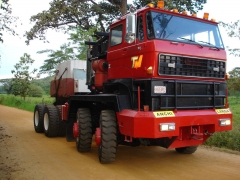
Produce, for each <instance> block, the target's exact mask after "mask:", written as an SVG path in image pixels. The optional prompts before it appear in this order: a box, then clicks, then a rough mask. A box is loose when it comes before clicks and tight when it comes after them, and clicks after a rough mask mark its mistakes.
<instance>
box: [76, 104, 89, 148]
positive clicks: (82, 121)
mask: <svg viewBox="0 0 240 180" xmlns="http://www.w3.org/2000/svg"><path fill="white" fill-rule="evenodd" d="M77 122H78V130H79V133H78V137H77V138H76V147H77V150H78V151H79V152H88V151H90V149H91V145H92V122H91V114H90V111H89V109H86V108H79V109H78V111H77Z"/></svg>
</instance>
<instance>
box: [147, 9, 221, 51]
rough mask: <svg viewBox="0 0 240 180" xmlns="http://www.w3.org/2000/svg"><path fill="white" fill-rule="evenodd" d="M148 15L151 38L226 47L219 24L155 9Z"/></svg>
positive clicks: (149, 35)
mask: <svg viewBox="0 0 240 180" xmlns="http://www.w3.org/2000/svg"><path fill="white" fill-rule="evenodd" d="M146 16H147V34H148V38H149V39H154V38H156V39H164V40H170V41H179V42H185V43H197V44H201V45H203V46H212V47H216V48H224V46H223V43H222V40H221V36H220V33H219V30H218V26H217V25H214V24H207V23H204V22H200V21H195V20H191V19H186V18H181V17H178V16H173V15H169V14H164V13H159V12H153V11H149V12H147V14H146Z"/></svg>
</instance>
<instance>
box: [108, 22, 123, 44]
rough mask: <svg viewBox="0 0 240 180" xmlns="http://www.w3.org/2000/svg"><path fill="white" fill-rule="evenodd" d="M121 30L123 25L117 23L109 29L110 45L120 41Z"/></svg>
mask: <svg viewBox="0 0 240 180" xmlns="http://www.w3.org/2000/svg"><path fill="white" fill-rule="evenodd" d="M122 30H123V25H119V26H116V27H114V28H112V29H111V37H110V46H115V45H118V44H121V43H122V35H123V31H122Z"/></svg>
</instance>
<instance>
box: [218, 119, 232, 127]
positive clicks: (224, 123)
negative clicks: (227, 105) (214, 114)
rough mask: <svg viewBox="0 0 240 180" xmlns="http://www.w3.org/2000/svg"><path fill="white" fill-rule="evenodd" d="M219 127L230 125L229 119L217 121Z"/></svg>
mask: <svg viewBox="0 0 240 180" xmlns="http://www.w3.org/2000/svg"><path fill="white" fill-rule="evenodd" d="M219 125H220V126H229V125H231V120H230V119H219Z"/></svg>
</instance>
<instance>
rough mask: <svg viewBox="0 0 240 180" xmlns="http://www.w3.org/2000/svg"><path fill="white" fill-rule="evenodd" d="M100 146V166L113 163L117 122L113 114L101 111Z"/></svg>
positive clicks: (112, 112) (110, 111)
mask: <svg viewBox="0 0 240 180" xmlns="http://www.w3.org/2000/svg"><path fill="white" fill-rule="evenodd" d="M100 128H101V145H100V146H99V147H98V157H99V161H100V162H101V163H102V164H107V163H112V162H114V161H115V157H116V151H117V120H116V115H115V112H114V111H112V110H103V111H102V112H101V115H100Z"/></svg>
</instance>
